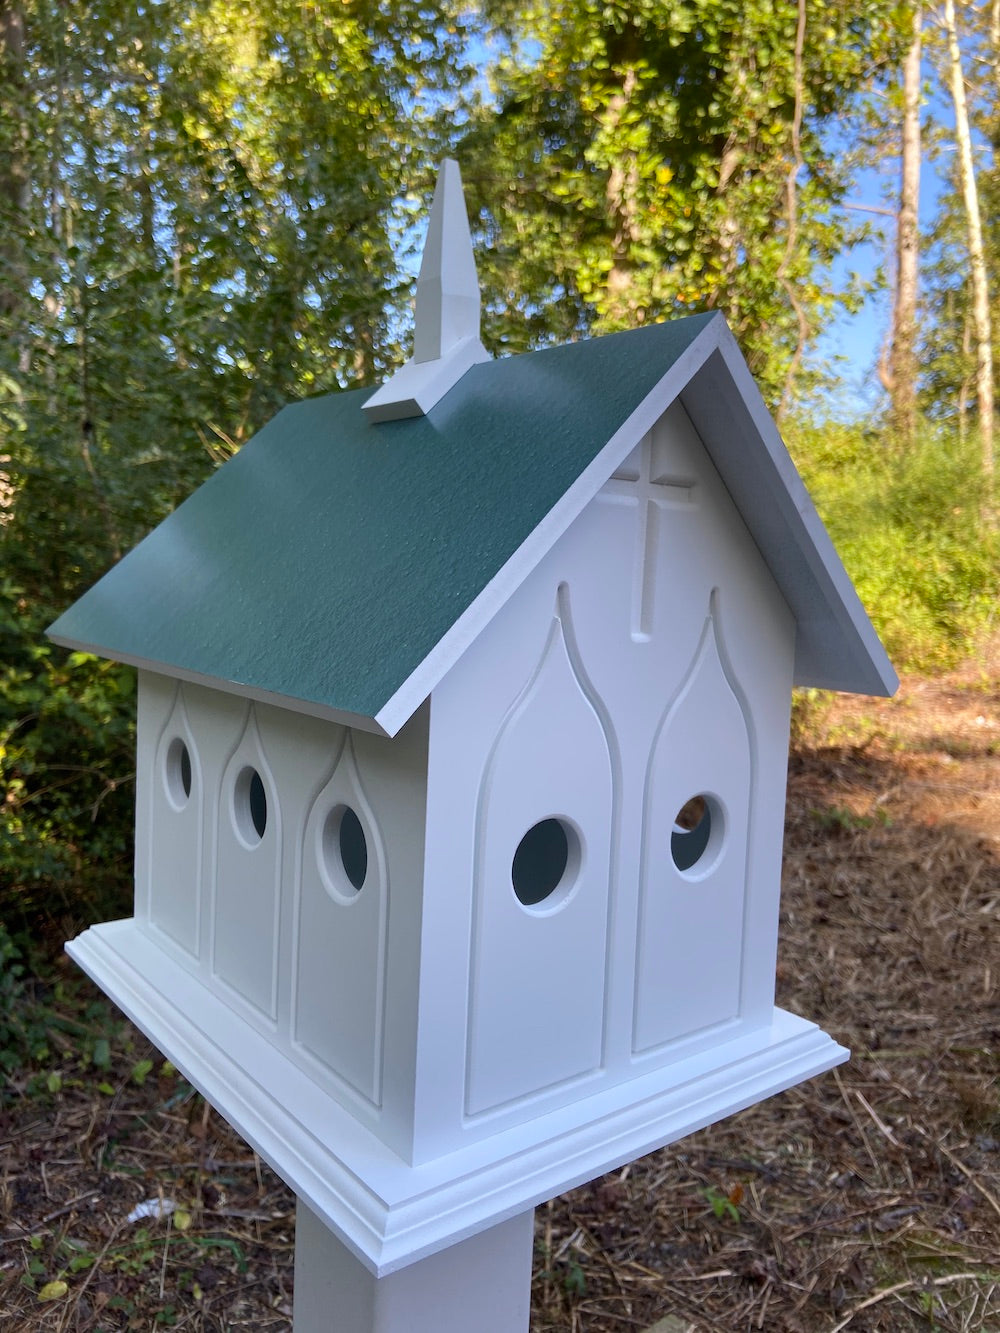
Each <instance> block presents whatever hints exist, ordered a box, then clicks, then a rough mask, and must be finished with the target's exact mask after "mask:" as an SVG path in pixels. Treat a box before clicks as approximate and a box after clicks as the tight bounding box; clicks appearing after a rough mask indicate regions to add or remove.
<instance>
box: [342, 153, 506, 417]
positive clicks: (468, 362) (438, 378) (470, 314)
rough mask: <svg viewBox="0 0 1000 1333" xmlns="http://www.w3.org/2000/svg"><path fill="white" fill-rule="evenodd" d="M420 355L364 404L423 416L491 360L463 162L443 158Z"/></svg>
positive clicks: (420, 294)
mask: <svg viewBox="0 0 1000 1333" xmlns="http://www.w3.org/2000/svg"><path fill="white" fill-rule="evenodd" d="M413 323H414V329H413V355H412V356H411V357H410V359H409V360H408V361H406V362H404V364H403V365H402V366H400V368H399V369H398V370H397V371H396V373H395V374H394V375H392V376H391V377H390V378H389V379H388V380H387V381H386V383H385V384H384V385H383V386H382V387H381V389H378V390H377V391H376V392H375V393H374V394H372V396H371V398H369V399H368V401H367V402H366V403H365V405H364V408H363V409H362V410H363V411H364V413H365V415H366V416H367V417H368V418H369V420H371V421H397V420H400V419H402V418H404V417H415V416H423V415H425V414H426V413H428V412H429V411H430V410H431V408H432V407H434V406H435V404H436V403H438V402H440V400H441V399H442V398H443V397H444V396H445V394H446V393H447V392H448V390H449V389H451V388H453V387H454V386H455V385H456V384H457V383H458V381H459V380H460V379H461V378H462V376H463V375H464V374H465V372H466V371H467V370H468V369H469V367H470V366H474V365H476V363H477V362H479V361H488V360H489V353H488V352H487V351H486V349H485V347H483V344H482V343H481V342H480V340H479V280H478V278H477V276H476V260H475V256H474V254H473V252H472V236H471V234H470V232H469V217H468V213H467V212H466V208H465V196H464V194H463V193H462V177H461V173H460V172H459V169H458V163H457V162H455V161H453V160H452V159H451V158H446V159H445V160H444V162H442V164H441V170H440V173H439V174H438V179H437V185H436V187H435V190H434V202H433V204H432V205H431V216H430V222H429V225H428V229H427V240H426V242H425V244H424V252H423V257H422V259H421V263H420V273H419V275H418V277H417V298H416V302H415V306H414V312H413Z"/></svg>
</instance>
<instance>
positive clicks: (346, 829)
mask: <svg viewBox="0 0 1000 1333" xmlns="http://www.w3.org/2000/svg"><path fill="white" fill-rule="evenodd" d="M337 840H338V845H339V847H340V859H341V862H342V863H343V866H344V874H345V875H346V876H347V878H348V881H349V883H350V885H351V887H352V888H354V889H357V891H358V892H359V893H360V892H361V889H362V886H363V885H364V882H365V878H366V876H367V874H368V843H367V841H366V840H365V831H364V829H363V828H362V827H361V820H360V819H359V818H358V817H357V815H356V814H355V813H354V811H353V810H352V809H351V807H350V806H349V805H347V806H345V807H344V813H343V814H342V815H341V817H340V832H339V834H338V839H337Z"/></svg>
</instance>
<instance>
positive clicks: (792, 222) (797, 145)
mask: <svg viewBox="0 0 1000 1333" xmlns="http://www.w3.org/2000/svg"><path fill="white" fill-rule="evenodd" d="M805 45H806V0H798V20H797V23H796V27H795V58H794V82H795V110H794V112H793V114H792V161H791V164H790V166H789V168H788V175H787V176H786V177H785V226H786V232H785V253H784V254H783V255H782V257H781V263H780V264H779V265H778V282H779V283H780V284H781V286H782V287H783V288H784V291H785V295H786V296H787V297H788V302H789V304H790V305H791V307H792V310H793V311H794V312H795V320H796V325H797V333H796V340H795V347H794V349H793V351H792V355H791V358H790V359H789V362H788V369H787V370H786V371H785V383H784V386H783V387H782V390H781V402H780V403H779V404H778V413H777V416H778V424H779V425H780V424H781V422H782V421H783V420H784V418H785V415H786V414H787V412H788V409H789V407H790V406H791V402H792V394H793V392H794V388H795V376H796V375H797V374H798V369H799V366H800V364H801V362H802V356H803V354H804V352H805V348H806V342H807V341H808V338H809V322H808V320H807V319H806V313H805V308H804V306H803V305H802V302H801V301H800V300H799V298H798V293H797V292H796V290H795V283H794V282H793V281H792V280H791V279H790V277H789V269H790V268H791V265H792V261H793V260H794V258H795V248H796V246H797V244H798V239H799V195H798V176H799V172H800V171H801V169H802V165H803V163H802V110H803V104H804V101H805V77H804V72H803V56H804V53H805Z"/></svg>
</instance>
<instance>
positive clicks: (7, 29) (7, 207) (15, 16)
mask: <svg viewBox="0 0 1000 1333" xmlns="http://www.w3.org/2000/svg"><path fill="white" fill-rule="evenodd" d="M0 90H2V91H0V99H2V102H3V104H4V110H5V113H6V116H7V117H9V119H8V125H9V129H8V132H7V134H6V135H5V136H4V138H5V142H4V143H2V144H0V271H2V272H3V274H4V278H3V281H2V282H0V321H3V323H4V324H5V325H6V328H5V330H4V335H5V336H6V337H7V338H8V339H9V340H10V344H11V345H12V346H14V347H15V348H17V350H18V356H17V364H18V369H19V370H20V371H21V373H22V374H23V373H25V372H26V371H27V368H28V366H27V339H26V337H25V334H24V330H23V328H22V327H21V324H22V321H21V318H20V315H21V312H22V311H23V308H24V304H25V298H26V296H27V269H26V265H25V262H24V253H23V244H24V242H23V232H22V225H21V224H22V222H23V220H24V217H25V214H26V213H27V210H28V185H29V176H28V161H27V119H26V111H27V108H26V106H25V97H26V95H27V87H26V80H25V70H24V13H23V11H22V9H21V6H20V4H19V3H17V0H0Z"/></svg>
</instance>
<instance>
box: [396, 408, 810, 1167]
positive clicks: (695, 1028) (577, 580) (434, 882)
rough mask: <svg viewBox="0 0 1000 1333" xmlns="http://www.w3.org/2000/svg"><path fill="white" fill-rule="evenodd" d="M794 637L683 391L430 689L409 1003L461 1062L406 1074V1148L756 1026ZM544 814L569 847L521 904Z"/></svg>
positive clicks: (441, 1141)
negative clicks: (411, 1127)
mask: <svg viewBox="0 0 1000 1333" xmlns="http://www.w3.org/2000/svg"><path fill="white" fill-rule="evenodd" d="M793 649H794V623H793V621H792V618H791V615H790V613H789V611H788V608H787V606H786V605H785V603H784V600H783V599H782V597H781V596H780V594H779V593H778V591H777V589H776V587H775V585H774V582H773V580H772V578H771V576H770V574H769V572H768V571H767V569H766V567H765V565H764V563H763V560H762V559H761V557H760V554H759V552H758V551H757V549H756V547H755V545H754V544H753V542H752V540H751V538H750V536H749V534H748V532H747V529H746V526H745V524H744V523H743V521H742V519H741V518H740V516H739V514H738V513H737V511H736V510H735V507H734V506H733V504H732V502H731V500H730V498H729V496H728V494H727V492H726V491H725V488H724V487H723V486H722V483H721V481H720V479H719V477H718V474H717V473H716V472H715V470H714V467H713V466H712V464H711V462H710V461H709V460H708V458H707V456H706V454H705V453H704V450H703V448H702V446H701V443H700V441H699V439H698V437H697V435H696V433H695V431H694V429H693V427H692V426H691V423H690V420H689V418H688V417H687V415H686V413H685V412H684V410H683V407H681V406H680V404H675V405H674V407H673V408H671V409H670V411H669V412H668V413H667V415H666V417H665V418H664V419H663V420H662V421H661V422H660V423H659V424H658V426H657V427H656V428H655V429H654V431H652V432H651V434H650V435H649V436H648V437H647V438H646V439H645V440H644V441H643V442H642V444H641V445H640V446H639V447H638V448H637V449H636V451H635V452H634V454H633V455H632V456H631V457H630V458H629V459H628V460H626V462H625V464H624V465H623V466H622V467H621V468H620V469H619V470H618V472H617V473H616V474H615V477H614V478H613V479H612V480H610V481H609V482H608V484H607V485H606V486H605V488H604V490H603V491H602V492H601V494H600V495H599V496H598V498H597V499H596V500H595V501H594V502H593V503H592V504H591V505H590V506H589V507H588V509H587V510H585V511H584V513H583V514H582V515H581V516H580V518H579V519H578V520H577V521H576V522H575V523H574V524H573V525H572V526H571V527H570V529H569V530H568V531H567V532H566V533H565V535H564V536H563V537H562V538H561V539H560V541H559V542H558V543H557V544H556V546H555V547H554V548H553V549H552V551H551V552H550V553H549V554H548V556H547V557H546V558H545V559H544V560H543V561H542V563H541V564H540V565H539V567H538V568H537V569H536V571H535V572H534V574H533V575H532V576H531V577H530V578H529V579H528V580H527V581H526V582H525V584H524V585H522V587H521V588H520V589H519V590H518V592H517V593H516V594H515V595H514V597H513V598H512V599H511V600H510V601H509V602H508V604H507V605H506V606H505V607H504V608H503V610H502V611H501V612H500V614H499V615H498V616H497V617H496V619H495V620H494V621H493V622H492V623H491V624H490V625H489V627H488V628H487V629H486V631H484V633H483V634H482V635H481V636H480V637H479V639H478V640H477V641H476V643H474V644H473V645H472V647H471V648H470V649H469V651H468V653H467V654H466V656H465V657H464V658H463V659H462V661H461V662H460V663H459V664H458V666H457V667H456V668H455V669H454V670H453V671H452V672H451V674H450V675H449V676H448V677H447V678H446V679H445V680H444V681H443V682H442V684H441V685H440V686H439V687H438V689H437V690H435V692H434V694H433V696H432V700H431V739H430V770H429V776H428V814H427V821H428V833H427V870H426V876H425V921H424V939H425V953H424V957H423V960H422V973H421V975H422V986H421V1001H420V1003H421V1022H422V1026H423V1028H424V1030H426V1031H427V1032H428V1033H433V1034H434V1040H435V1042H436V1043H437V1045H438V1046H439V1048H440V1050H443V1051H455V1050H461V1049H464V1051H465V1058H464V1060H462V1061H451V1062H447V1061H446V1060H444V1058H443V1057H442V1056H441V1055H440V1053H439V1051H436V1053H435V1059H434V1062H433V1066H432V1064H431V1063H430V1062H428V1064H427V1066H426V1069H427V1071H428V1075H427V1077H424V1068H423V1067H422V1068H421V1069H420V1071H419V1073H418V1085H417V1106H416V1130H415V1144H416V1149H415V1151H416V1156H417V1158H418V1159H421V1158H423V1157H425V1156H426V1157H428V1158H429V1157H433V1156H435V1155H437V1154H438V1153H440V1152H443V1151H447V1149H448V1147H449V1145H454V1144H455V1143H456V1142H458V1141H461V1140H463V1139H464V1140H470V1139H475V1138H477V1137H480V1136H483V1135H486V1134H489V1133H491V1132H493V1131H494V1130H496V1129H500V1128H504V1127H508V1126H512V1125H516V1124H517V1123H519V1122H527V1121H530V1120H531V1119H533V1118H535V1117H537V1116H538V1115H539V1114H542V1113H543V1112H544V1111H547V1110H550V1109H552V1108H556V1107H558V1106H560V1105H566V1104H568V1103H570V1102H572V1101H574V1100H575V1099H577V1098H578V1097H580V1096H581V1095H584V1094H586V1093H588V1092H591V1091H599V1090H600V1089H601V1088H604V1087H607V1086H609V1085H612V1084H621V1083H623V1082H624V1081H627V1080H628V1079H630V1078H632V1077H633V1076H635V1075H636V1074H638V1073H641V1072H643V1071H645V1070H648V1069H649V1068H652V1067H654V1066H656V1065H663V1064H667V1063H669V1062H671V1061H673V1060H676V1059H678V1058H680V1056H681V1055H684V1054H690V1053H692V1052H694V1051H696V1050H699V1049H704V1048H705V1047H706V1046H710V1045H713V1044H716V1043H718V1042H719V1041H721V1040H725V1039H726V1038H727V1037H729V1036H734V1035H736V1034H737V1033H738V1032H739V1031H741V1030H745V1029H747V1028H749V1027H752V1026H755V1025H756V1026H759V1025H762V1024H765V1023H767V1022H769V1021H770V1019H771V1014H772V1007H773V987H774V968H775V945H776V937H777V922H778V894H779V876H780V862H781V835H782V824H783V811H784V791H785V772H786V762H787V745H788V717H789V704H790V695H791V672H792V659H793ZM695 796H705V797H707V798H709V805H710V809H711V811H712V813H713V818H714V823H713V831H712V836H711V838H710V840H709V844H708V847H707V848H706V852H705V855H704V856H703V857H702V858H701V860H700V861H698V863H697V864H696V865H694V866H692V867H690V868H687V869H685V870H683V871H682V870H679V869H678V868H677V866H676V865H675V864H674V862H673V859H672V855H671V831H672V826H673V819H674V816H675V815H676V813H677V812H678V811H679V809H680V808H681V806H682V805H683V804H684V803H685V802H686V801H687V800H688V799H689V798H691V797H695ZM548 819H557V820H559V821H561V822H562V823H563V824H564V825H565V827H566V829H567V831H568V833H569V836H570V841H571V842H572V844H573V851H574V855H572V856H571V857H570V859H569V863H568V866H567V872H566V875H565V877H564V879H563V881H562V882H561V883H560V884H559V886H558V887H557V889H556V890H555V891H554V892H553V894H552V896H551V898H550V899H547V900H545V901H542V902H539V903H537V904H532V905H528V906H526V905H524V904H522V903H521V902H519V901H518V899H517V896H516V894H515V893H514V891H513V886H512V859H513V856H514V853H515V850H516V848H517V847H518V844H519V842H520V840H521V838H522V837H523V836H524V834H525V833H526V832H528V830H529V829H531V828H532V826H533V825H534V824H536V823H538V822H539V821H545V820H548ZM470 884H471V886H472V893H471V900H470V895H469V893H468V889H467V886H468V885H470ZM432 1068H433V1074H431V1073H430V1070H431V1069H432Z"/></svg>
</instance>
